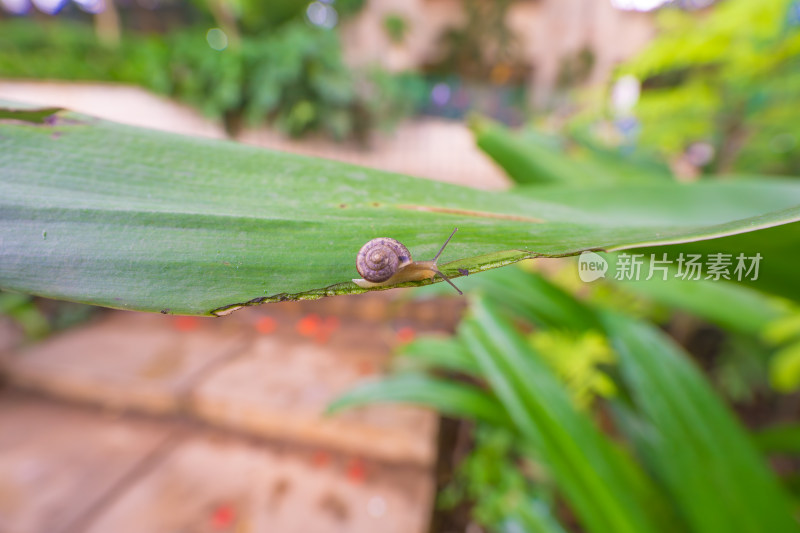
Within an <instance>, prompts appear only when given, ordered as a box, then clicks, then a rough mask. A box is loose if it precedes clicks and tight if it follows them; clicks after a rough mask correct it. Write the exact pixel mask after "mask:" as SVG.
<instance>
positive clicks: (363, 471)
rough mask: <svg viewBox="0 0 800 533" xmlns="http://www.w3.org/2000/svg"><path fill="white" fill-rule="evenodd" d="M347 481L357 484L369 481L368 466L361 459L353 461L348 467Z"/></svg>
mask: <svg viewBox="0 0 800 533" xmlns="http://www.w3.org/2000/svg"><path fill="white" fill-rule="evenodd" d="M347 479H349V480H350V481H351V482H353V483H356V484H361V483H364V481H365V480H366V479H367V466H366V465H365V464H364V461H362V460H361V459H353V460H352V461H350V463H349V464H348V465H347Z"/></svg>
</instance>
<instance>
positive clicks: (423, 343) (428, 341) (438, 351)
mask: <svg viewBox="0 0 800 533" xmlns="http://www.w3.org/2000/svg"><path fill="white" fill-rule="evenodd" d="M399 355H401V356H402V357H401V358H400V359H399V362H398V366H402V367H410V368H417V369H431V370H451V371H455V372H463V373H465V374H477V373H478V367H477V366H476V365H475V362H474V361H473V360H472V357H471V356H470V355H469V353H468V352H467V351H466V350H465V349H464V347H463V346H462V345H461V343H459V342H458V341H456V340H454V339H452V338H450V337H445V338H442V337H434V336H428V337H421V338H419V339H417V340H415V341H413V342H410V343H409V344H407V345H405V346H403V347H402V348H400V350H399Z"/></svg>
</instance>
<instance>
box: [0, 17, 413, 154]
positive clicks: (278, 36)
mask: <svg viewBox="0 0 800 533" xmlns="http://www.w3.org/2000/svg"><path fill="white" fill-rule="evenodd" d="M275 16H277V14H275ZM278 21H280V24H278V23H277V22H278ZM264 24H267V23H266V22H264ZM270 24H272V23H270ZM275 24H276V25H275V27H272V26H270V27H269V28H268V29H265V30H263V32H262V33H251V32H245V34H244V35H242V36H240V37H238V40H237V42H235V43H233V42H231V43H229V45H228V46H226V47H224V48H222V49H220V50H217V49H214V48H212V47H211V46H210V45H209V43H208V42H207V37H206V33H207V28H206V27H203V26H195V27H191V28H184V29H179V30H176V31H173V32H170V33H168V34H166V35H163V36H153V35H151V36H138V35H135V34H128V35H125V37H124V39H123V40H122V41H121V43H120V44H119V46H118V47H108V46H104V45H101V44H100V43H98V42H97V40H96V38H95V36H94V35H93V33H92V32H91V31H90V28H88V27H87V26H82V25H79V24H69V23H56V24H52V25H48V27H43V26H42V25H40V24H37V23H34V22H32V21H28V20H20V21H13V22H9V21H3V30H4V31H3V32H0V50H2V52H0V75H2V76H5V77H12V78H16V77H24V78H46V79H70V80H76V79H77V80H96V81H115V82H123V83H134V84H138V85H141V86H143V87H145V88H148V89H150V90H152V91H155V92H157V93H160V94H165V95H168V96H171V97H174V98H176V99H178V100H181V101H183V102H186V103H188V104H190V105H192V106H194V107H196V108H198V109H200V110H202V112H203V113H204V114H206V115H207V116H209V117H212V118H215V119H224V121H225V125H226V127H227V129H228V131H229V132H230V133H234V134H235V133H237V132H238V130H239V129H241V128H242V127H243V126H244V125H257V124H261V123H264V122H271V123H272V124H274V125H276V126H277V127H278V128H279V129H280V130H282V131H284V132H285V133H287V134H289V135H292V136H301V135H305V134H307V133H310V132H315V131H316V132H323V133H325V134H327V135H329V136H331V137H333V138H336V139H343V138H348V137H355V138H357V139H361V140H363V139H365V138H366V137H367V136H368V134H369V132H370V131H372V130H373V129H375V128H380V129H389V128H391V127H393V126H394V125H395V124H396V123H397V122H398V121H399V120H401V119H402V118H404V117H405V116H407V115H408V114H410V113H412V112H413V111H415V109H416V108H417V107H418V105H419V101H420V100H421V98H422V96H421V93H422V92H423V91H424V90H425V89H424V87H421V81H420V80H419V79H418V78H416V77H414V76H412V75H408V74H406V75H397V76H395V75H391V74H389V73H387V72H385V71H382V70H381V69H379V68H371V69H368V70H365V71H363V72H362V71H354V70H352V69H350V68H348V67H347V66H346V65H345V64H344V62H343V61H342V55H341V48H340V45H339V38H338V35H337V34H336V33H335V32H332V31H328V30H323V29H319V28H313V27H311V26H309V25H308V24H306V22H305V21H303V20H302V19H298V17H296V16H295V17H289V19H287V20H283V19H282V18H281V17H278V19H277V20H276V21H275ZM50 26H52V27H50ZM87 58H88V61H87Z"/></svg>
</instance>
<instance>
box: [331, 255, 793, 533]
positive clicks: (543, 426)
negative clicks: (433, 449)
mask: <svg viewBox="0 0 800 533" xmlns="http://www.w3.org/2000/svg"><path fill="white" fill-rule="evenodd" d="M509 273H511V274H513V275H511V276H510V279H503V278H506V277H509V276H508V274H509ZM486 280H490V281H489V282H488V283H486ZM465 281H472V283H471V285H470V286H471V289H472V290H471V291H470V292H471V294H472V295H473V301H472V303H471V306H470V313H469V315H468V317H467V318H466V319H465V320H464V322H463V323H462V324H461V325H460V327H459V330H458V333H457V335H456V336H455V337H453V338H452V339H449V340H444V339H438V340H435V341H432V340H428V339H421V340H419V341H417V342H416V343H415V344H412V345H410V346H408V347H406V348H405V349H404V351H403V356H402V357H403V359H408V360H411V366H410V368H409V366H408V365H406V366H405V371H404V372H402V373H400V374H398V375H396V376H394V377H389V378H388V379H384V380H382V381H380V382H368V383H365V384H363V385H362V386H360V387H359V388H357V389H355V390H354V391H352V392H350V393H347V394H346V395H345V396H344V397H342V398H340V399H339V400H337V402H336V403H335V404H334V405H333V406H332V409H333V410H339V409H343V408H346V407H350V406H353V405H360V404H363V403H369V402H375V401H393V402H397V401H405V402H411V403H422V404H425V405H430V406H432V407H435V408H437V409H439V410H441V411H442V412H445V413H448V414H451V415H454V416H466V417H469V418H473V419H477V420H480V421H483V423H484V424H490V425H491V427H498V428H501V429H502V431H510V432H511V434H512V435H513V437H512V438H511V441H512V442H515V443H518V444H517V445H515V446H513V447H510V446H508V444H506V445H504V446H503V447H501V448H500V449H499V451H500V453H503V454H505V456H504V459H497V458H496V459H495V461H502V462H503V464H505V465H506V466H505V468H507V469H508V468H511V469H514V467H513V466H511V465H514V464H518V462H519V459H514V457H515V456H517V454H519V453H523V454H524V457H525V460H526V462H529V463H531V464H532V465H534V466H532V467H527V468H525V469H524V470H523V471H522V472H528V474H526V475H523V476H522V478H521V479H520V478H519V476H518V475H514V474H512V473H510V472H509V473H504V472H502V471H500V472H497V471H494V470H489V471H487V468H488V466H487V465H486V463H485V462H482V461H483V460H482V459H481V457H482V456H483V455H485V454H486V453H490V452H491V448H490V449H489V450H487V449H486V444H485V443H481V442H480V441H479V446H478V448H477V449H476V452H475V454H473V456H471V458H470V459H469V461H468V462H467V464H466V465H465V469H466V471H465V472H462V474H461V476H462V477H463V476H465V475H466V476H468V479H467V480H464V479H461V480H460V485H461V486H462V488H461V489H455V490H456V495H459V494H461V495H463V494H465V493H464V492H463V490H465V489H464V488H463V486H464V485H466V486H467V490H469V491H470V492H468V493H466V495H468V496H470V497H472V498H476V497H477V498H479V499H480V498H481V496H480V495H479V493H480V491H481V490H484V491H485V490H488V488H487V484H486V483H484V484H482V486H481V482H482V481H486V482H487V483H489V486H492V487H494V486H495V483H501V484H500V489H501V490H500V491H499V492H498V494H497V497H498V498H500V501H501V502H505V503H494V502H493V499H492V498H489V497H486V496H484V497H485V498H486V499H485V501H483V502H482V503H481V504H479V505H484V506H488V507H489V510H488V511H486V510H484V511H480V512H479V513H478V514H477V515H476V518H479V519H480V520H481V521H482V523H483V524H484V525H486V526H488V527H490V528H492V529H498V528H499V529H500V530H502V528H501V525H502V524H503V523H505V522H507V521H508V520H513V521H514V523H516V524H517V525H518V526H519V527H520V528H521V530H522V531H557V530H559V529H558V528H559V527H564V528H566V529H568V527H567V525H566V524H562V526H553V524H552V523H551V522H552V520H553V517H554V516H558V513H557V512H556V504H555V502H557V501H558V498H563V499H564V500H565V501H566V502H567V504H568V505H569V508H570V510H571V512H572V513H573V514H574V516H575V518H576V519H577V520H578V522H579V523H580V524H581V526H582V527H583V528H584V529H585V530H586V531H598V532H604V531H628V530H630V531H637V532H642V531H647V532H650V531H652V532H658V531H665V532H666V531H692V532H694V531H698V532H700V531H708V532H717V531H737V532H738V531H754V532H755V531H763V530H765V528H766V529H767V530H769V531H797V530H798V526H797V524H796V522H795V521H794V518H793V517H792V514H791V512H790V507H789V505H788V498H787V495H786V494H785V493H784V492H783V489H781V488H780V486H779V483H778V482H777V480H776V478H775V476H774V474H772V473H771V472H770V470H769V468H768V467H767V465H766V463H765V462H764V459H763V458H762V457H761V456H760V455H759V453H758V452H757V451H756V449H755V448H754V447H753V446H752V445H751V443H750V439H749V437H748V435H747V433H746V432H745V430H744V429H743V428H742V427H741V426H740V425H739V424H738V422H736V420H735V416H734V415H733V414H732V413H731V412H730V411H729V410H728V409H727V408H726V407H725V406H724V404H723V403H722V401H721V400H720V399H719V397H717V396H716V394H715V393H714V392H713V390H712V389H711V387H710V386H709V385H708V383H706V381H705V380H704V378H703V377H702V374H701V373H700V371H699V370H698V369H697V368H696V367H695V366H694V365H693V364H692V363H691V362H690V361H689V358H688V356H687V355H686V354H685V353H684V352H683V351H682V350H681V349H680V348H679V347H678V346H676V345H675V344H674V342H673V341H671V340H670V339H668V338H667V337H666V336H665V335H664V334H663V333H660V332H658V331H657V330H656V329H655V328H654V327H653V326H650V325H647V324H645V323H644V322H641V321H639V320H637V319H634V318H631V317H630V316H625V315H620V314H618V313H616V312H614V311H608V310H604V309H602V308H601V307H597V306H595V305H591V304H587V303H586V302H580V301H578V300H575V299H574V298H573V297H572V296H570V295H569V294H568V293H567V292H565V291H563V290H560V289H558V288H557V287H555V286H552V285H549V284H548V283H547V282H546V281H545V280H544V278H542V277H541V276H539V275H536V274H533V273H527V272H524V271H522V270H519V269H511V271H508V270H507V271H505V272H497V273H492V275H485V276H483V277H482V278H480V279H479V278H476V279H475V280H465ZM548 285H549V289H548V290H547V291H546V293H545V294H544V295H543V294H541V290H540V289H541V288H542V287H544V286H548ZM502 286H506V287H507V290H505V291H502V292H500V293H498V291H497V289H498V287H502ZM481 289H482V290H481ZM478 293H482V294H483V295H482V296H477V295H478ZM565 308H574V309H579V310H580V312H578V313H572V312H570V313H569V314H566V315H564V314H562V310H563V309H565ZM552 317H562V318H560V319H557V320H555V321H554V320H553V319H552ZM531 327H534V328H536V329H535V330H534V331H540V330H541V331H542V332H551V333H550V335H551V336H552V335H555V336H554V337H552V340H553V342H549V343H546V344H542V343H540V342H537V341H536V337H537V336H539V335H541V334H542V333H534V337H532V338H527V339H526V337H525V336H524V335H523V334H521V333H520V328H522V330H523V331H527V330H528V329H529V328H531ZM587 334H591V335H602V336H603V337H604V338H606V339H607V340H608V342H609V345H610V346H611V347H613V353H614V354H615V358H614V360H613V362H612V361H611V360H609V359H608V358H606V357H602V358H600V359H596V361H595V364H594V365H590V366H582V367H580V370H579V371H578V372H577V373H574V374H572V375H573V376H575V375H578V376H582V377H581V378H580V379H578V380H575V379H567V378H566V376H567V375H568V374H564V372H563V369H564V368H565V365H569V364H570V361H571V362H575V361H580V360H581V357H583V356H582V355H581V354H586V353H587V351H586V348H583V349H578V348H576V344H575V341H574V340H573V341H570V340H568V339H569V338H570V336H572V338H573V339H575V340H578V339H580V338H581V337H584V336H585V335H587ZM559 338H560V339H562V341H561V345H562V346H563V347H564V350H560V349H559V348H558V346H557V344H558V342H559V341H558V339H559ZM565 341H566V342H565ZM541 348H544V349H547V350H548V351H549V352H550V353H549V354H545V353H543V352H542V351H540V349H541ZM592 351H596V350H595V348H589V352H592ZM442 353H444V354H447V355H446V356H444V357H442ZM559 354H560V355H559ZM564 359H568V360H567V361H565V360H564ZM442 371H447V372H449V373H452V372H456V375H465V376H467V377H468V379H467V380H466V381H462V380H454V379H452V378H449V379H448V378H442V377H439V376H441V375H442V374H441V372H442ZM598 373H599V375H602V376H603V377H604V379H606V380H609V381H610V382H613V384H614V390H613V391H611V393H609V389H607V388H605V390H604V392H603V395H602V396H598V395H596V394H595V395H592V398H593V401H592V402H590V403H587V402H586V401H585V400H586V397H585V396H581V395H580V394H579V393H580V392H581V390H582V386H581V383H585V382H586V378H587V377H588V376H592V375H598ZM559 376H561V377H559ZM412 380H421V382H424V383H425V386H424V387H419V388H412V387H407V386H405V384H406V383H408V382H410V381H412ZM452 390H458V398H459V399H458V400H456V399H455V398H456V397H455V396H453V395H452V394H451V391H452ZM576 394H577V395H576ZM581 398H583V399H581ZM491 403H494V408H493V409H492V408H490V407H489V405H490V404H491ZM487 414H489V416H487ZM598 418H599V419H603V420H606V421H607V422H606V423H605V424H604V425H605V426H606V427H609V426H610V427H612V428H614V429H612V430H611V431H610V433H611V434H603V433H602V432H600V431H599V430H598V428H597V426H596V422H595V421H596V420H597V419H598ZM501 435H502V433H501ZM480 438H481V437H479V439H480ZM495 438H502V437H495ZM502 442H503V441H501V444H502ZM494 450H495V453H496V452H497V450H498V449H497V448H496V447H495V448H494ZM496 464H497V462H496V463H495V465H496ZM476 468H477V470H476ZM497 468H498V470H502V468H501V467H497ZM484 475H489V476H491V477H490V478H488V479H485V478H484V479H483V480H482V479H481V477H482V476H484ZM506 476H510V477H508V478H507V477H506ZM498 480H505V481H502V482H499V481H498ZM470 487H471V488H470ZM548 487H549V488H548ZM459 491H461V492H459ZM756 492H757V493H758V495H757V496H756V494H755V493H756ZM446 494H447V496H445V498H446V499H447V498H449V497H452V496H453V494H452V493H446ZM514 494H517V495H519V494H524V496H513V495H514ZM537 494H538V495H537ZM548 494H549V496H547V495H548ZM543 495H546V496H543ZM505 498H510V499H509V500H507V499H505ZM509 502H513V505H511V504H510V503H509ZM534 502H536V504H535V505H534ZM542 505H544V506H545V507H544V509H543V508H542ZM519 507H527V508H528V509H529V511H530V513H531V514H530V516H528V517H527V520H526V521H521V520H520V518H519Z"/></svg>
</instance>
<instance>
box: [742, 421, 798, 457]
mask: <svg viewBox="0 0 800 533" xmlns="http://www.w3.org/2000/svg"><path fill="white" fill-rule="evenodd" d="M753 442H755V444H756V446H757V447H758V449H759V450H761V452H762V453H769V454H772V453H788V454H792V455H800V425H798V424H780V425H776V426H771V427H768V428H766V429H762V430H761V431H758V432H757V433H754V434H753Z"/></svg>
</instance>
